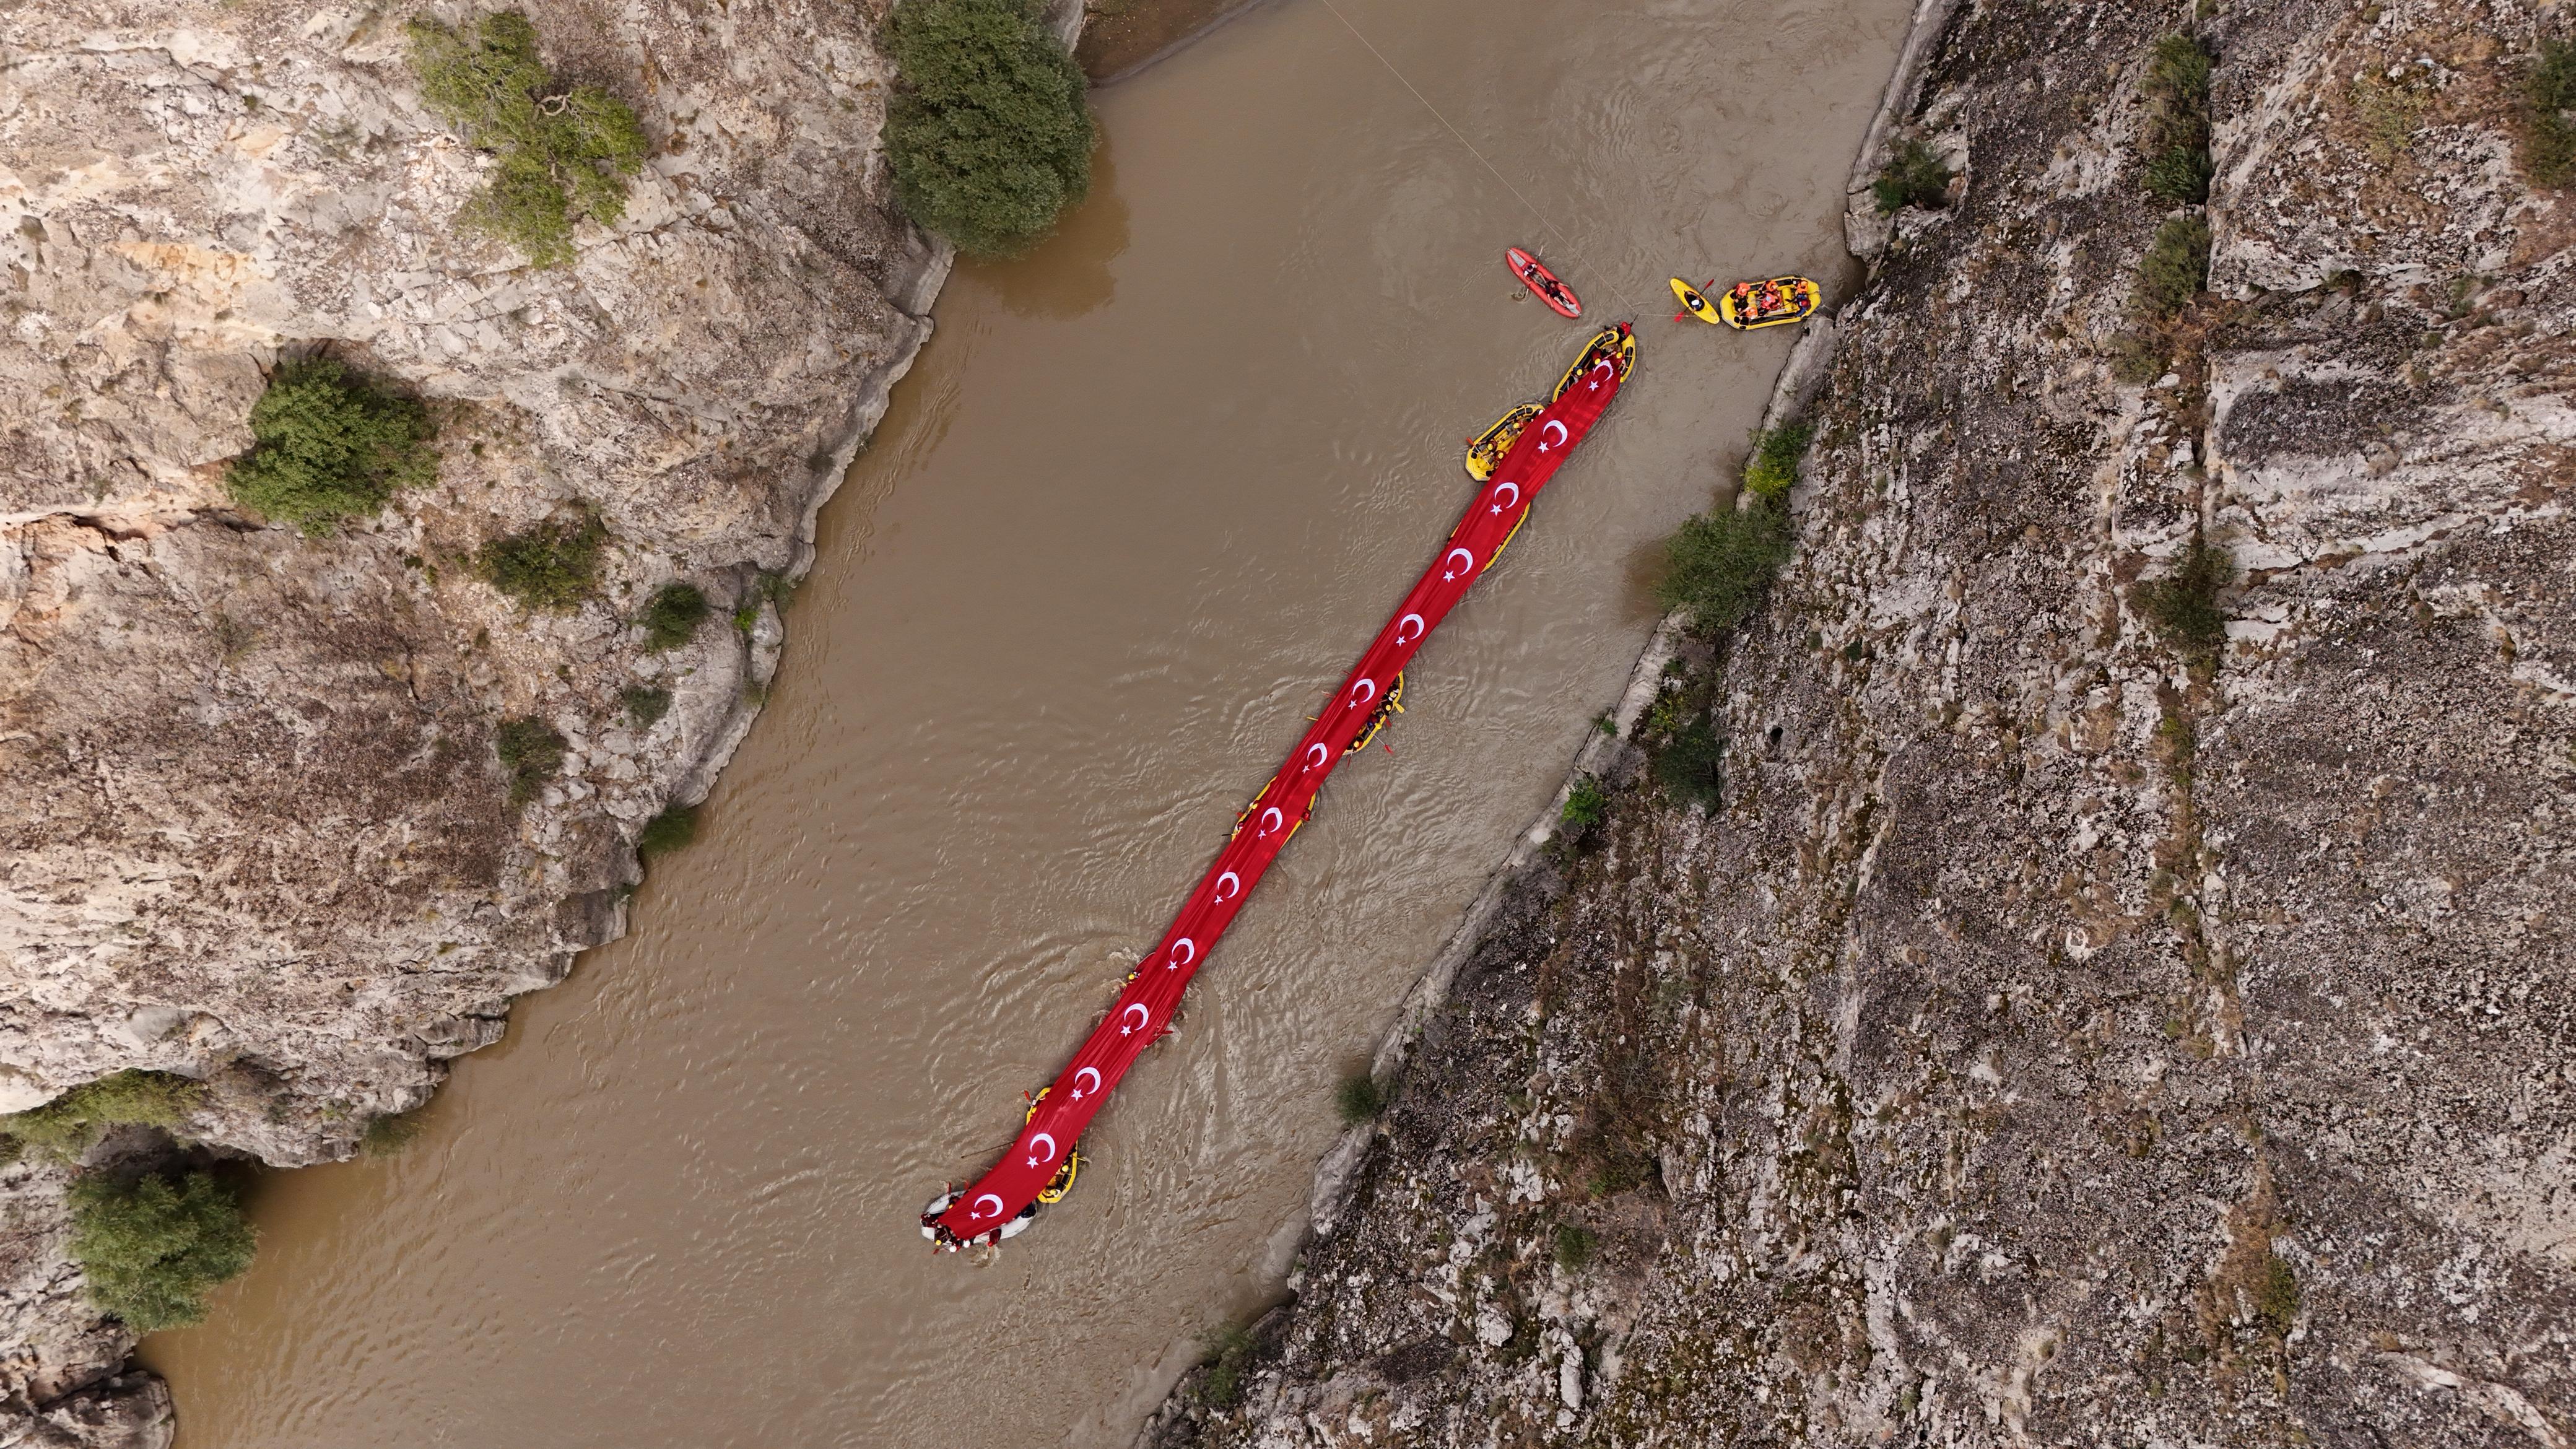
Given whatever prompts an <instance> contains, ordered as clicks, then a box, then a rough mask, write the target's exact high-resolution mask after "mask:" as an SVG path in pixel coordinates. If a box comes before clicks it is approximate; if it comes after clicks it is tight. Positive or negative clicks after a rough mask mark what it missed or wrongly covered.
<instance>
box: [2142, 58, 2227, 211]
mask: <svg viewBox="0 0 2576 1449" xmlns="http://www.w3.org/2000/svg"><path fill="white" fill-rule="evenodd" d="M2215 64H2216V62H2215V60H2214V59H2213V58H2212V57H2211V55H2210V53H2209V51H2208V49H2207V48H2206V47H2204V46H2203V45H2202V44H2201V43H2200V41H2199V40H2197V39H2195V38H2194V37H2192V36H2189V35H2184V34H2181V33H2179V32H2177V33H2175V34H2172V35H2168V36H2166V37H2165V38H2164V39H2162V40H2159V41H2157V42H2156V48H2155V52H2154V53H2153V54H2152V55H2151V56H2149V57H2148V60H2147V74H2146V77H2145V79H2143V80H2141V81H2140V82H2139V84H2138V89H2139V91H2140V92H2141V93H2142V94H2143V95H2144V96H2145V98H2146V103H2147V105H2146V110H2147V116H2146V124H2145V126H2144V127H2143V128H2142V129H2141V132H2140V134H2139V137H2138V152H2139V154H2140V155H2143V156H2145V157H2146V158H2147V166H2146V177H2145V180H2146V186H2147V190H2148V192H2149V193H2150V194H2152V195H2155V196H2159V197H2162V198H2163V199H2165V200H2167V201H2171V202H2178V203H2181V204H2183V205H2187V206H2197V205H2199V204H2200V203H2201V202H2204V201H2207V200H2208V199H2209V178H2210V177H2211V175H2212V174H2213V173H2214V171H2215V169H2216V168H2215V167H2214V166H2213V165H2212V163H2211V161H2210V158H2209V78H2210V73H2211V70H2212V69H2213V67H2214V66H2215Z"/></svg>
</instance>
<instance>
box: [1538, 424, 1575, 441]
mask: <svg viewBox="0 0 2576 1449" xmlns="http://www.w3.org/2000/svg"><path fill="white" fill-rule="evenodd" d="M1547 428H1554V429H1556V443H1541V444H1539V446H1540V447H1542V448H1551V447H1554V446H1556V444H1557V443H1562V442H1564V441H1565V440H1566V438H1567V437H1568V436H1569V434H1568V433H1567V432H1566V430H1565V424H1564V423H1562V422H1560V421H1558V420H1557V419H1555V418H1549V419H1548V420H1547ZM1547 428H1541V429H1539V433H1540V435H1541V436H1545V434H1546V433H1547Z"/></svg>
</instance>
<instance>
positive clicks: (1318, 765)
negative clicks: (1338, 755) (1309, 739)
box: [1306, 741, 1333, 770]
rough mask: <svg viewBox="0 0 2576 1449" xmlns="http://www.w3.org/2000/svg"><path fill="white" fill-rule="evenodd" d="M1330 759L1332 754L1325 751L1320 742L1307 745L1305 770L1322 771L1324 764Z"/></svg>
mask: <svg viewBox="0 0 2576 1449" xmlns="http://www.w3.org/2000/svg"><path fill="white" fill-rule="evenodd" d="M1332 757H1333V752H1332V751H1330V750H1328V749H1325V748H1324V746H1323V744H1322V743H1321V742H1320V741H1318V742H1317V743H1315V744H1311V745H1308V746H1307V747H1306V768H1307V769H1310V770H1319V769H1322V768H1323V765H1324V762H1325V761H1326V760H1329V759H1331V758H1332Z"/></svg>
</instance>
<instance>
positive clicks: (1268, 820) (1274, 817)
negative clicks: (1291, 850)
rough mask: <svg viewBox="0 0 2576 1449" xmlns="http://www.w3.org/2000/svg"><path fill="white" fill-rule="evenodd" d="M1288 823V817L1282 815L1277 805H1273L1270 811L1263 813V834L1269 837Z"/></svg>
mask: <svg viewBox="0 0 2576 1449" xmlns="http://www.w3.org/2000/svg"><path fill="white" fill-rule="evenodd" d="M1287 823H1288V817H1287V816H1285V815H1282V814H1280V813H1279V807H1278V806H1276V805H1273V806H1271V807H1270V808H1269V809H1267V810H1264V811H1262V812H1261V833H1262V834H1264V835H1268V834H1269V833H1270V832H1271V831H1274V830H1276V829H1278V828H1279V827H1280V826H1282V825H1285V824H1287Z"/></svg>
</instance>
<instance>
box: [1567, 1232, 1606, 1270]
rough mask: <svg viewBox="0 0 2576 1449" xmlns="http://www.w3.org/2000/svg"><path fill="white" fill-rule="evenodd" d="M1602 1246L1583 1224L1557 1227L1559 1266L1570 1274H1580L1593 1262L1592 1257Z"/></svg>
mask: <svg viewBox="0 0 2576 1449" xmlns="http://www.w3.org/2000/svg"><path fill="white" fill-rule="evenodd" d="M1600 1246H1601V1240H1600V1238H1598V1237H1596V1236H1594V1234H1593V1232H1592V1230H1591V1229H1590V1228H1587V1227H1585V1226H1583V1225H1582V1224H1581V1223H1558V1224H1557V1225H1556V1261H1557V1266H1559V1267H1561V1268H1563V1269H1565V1271H1567V1272H1569V1273H1574V1272H1580V1271H1581V1270H1582V1269H1583V1268H1584V1267H1585V1266H1586V1265H1587V1264H1589V1263H1590V1262H1591V1261H1592V1255H1593V1254H1594V1253H1595V1252H1596V1251H1598V1250H1599V1248H1600Z"/></svg>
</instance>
